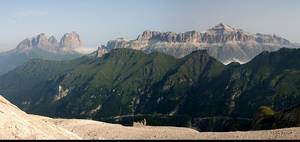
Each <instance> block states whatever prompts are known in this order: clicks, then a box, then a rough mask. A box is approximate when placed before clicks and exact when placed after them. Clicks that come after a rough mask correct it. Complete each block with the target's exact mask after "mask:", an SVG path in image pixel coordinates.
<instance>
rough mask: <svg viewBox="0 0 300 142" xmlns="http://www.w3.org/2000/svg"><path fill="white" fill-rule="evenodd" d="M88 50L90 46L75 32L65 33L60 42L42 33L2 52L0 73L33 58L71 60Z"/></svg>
mask: <svg viewBox="0 0 300 142" xmlns="http://www.w3.org/2000/svg"><path fill="white" fill-rule="evenodd" d="M86 52H89V51H88V48H84V47H82V44H81V40H80V37H79V35H78V34H77V33H75V32H71V33H66V34H64V36H63V37H62V39H61V40H60V42H58V41H57V39H56V38H55V37H54V36H51V37H49V38H48V37H47V36H46V35H45V34H44V33H41V34H39V35H37V36H35V37H32V38H26V39H24V40H23V41H21V42H20V43H19V44H18V46H17V47H16V48H15V49H12V50H9V51H7V52H3V53H0V75H1V74H4V73H6V72H8V71H10V70H12V69H14V68H16V67H17V66H19V65H22V64H24V63H25V62H27V61H29V60H30V59H33V58H39V59H47V60H69V59H75V58H77V57H80V56H82V55H83V53H86Z"/></svg>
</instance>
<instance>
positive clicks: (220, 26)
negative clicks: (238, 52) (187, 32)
mask: <svg viewBox="0 0 300 142" xmlns="http://www.w3.org/2000/svg"><path fill="white" fill-rule="evenodd" d="M210 30H213V31H216V32H234V31H236V29H235V28H233V27H231V26H229V25H227V24H224V23H219V24H218V25H216V26H214V27H213V28H211V29H210Z"/></svg>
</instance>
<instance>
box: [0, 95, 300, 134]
mask: <svg viewBox="0 0 300 142" xmlns="http://www.w3.org/2000/svg"><path fill="white" fill-rule="evenodd" d="M0 139H297V140H300V127H297V128H287V129H277V130H268V131H248V132H198V131H196V130H193V129H190V128H181V127H151V126H142V127H125V126H122V125H118V124H109V123H104V122H98V121H92V120H80V119H51V118H48V117H43V116H37V115H28V114H26V113H25V112H23V111H21V110H20V109H18V108H17V107H16V106H14V105H13V104H11V103H10V102H8V101H6V100H5V99H4V98H3V97H2V96H0Z"/></svg>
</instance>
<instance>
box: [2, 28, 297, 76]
mask: <svg viewBox="0 0 300 142" xmlns="http://www.w3.org/2000/svg"><path fill="white" fill-rule="evenodd" d="M282 47H286V48H298V47H300V46H299V44H297V43H292V42H290V41H288V40H287V39H284V38H282V37H279V36H276V35H267V34H261V33H257V34H251V33H248V32H245V31H244V30H242V29H236V28H233V27H231V26H229V25H227V24H224V23H220V24H218V25H216V26H214V27H212V28H210V29H208V30H207V31H206V32H197V31H188V32H185V33H175V32H158V31H149V30H147V31H144V32H143V33H142V34H140V35H139V36H138V37H137V39H135V40H126V39H125V38H118V39H116V40H111V41H108V42H107V44H106V45H102V46H100V47H99V49H98V51H101V53H100V54H99V56H101V55H103V54H105V53H107V52H110V51H111V50H112V49H115V48H130V49H136V50H141V51H144V52H145V53H151V52H153V51H158V52H162V53H166V54H168V55H171V56H173V57H175V58H182V57H184V56H186V55H188V54H190V53H192V52H193V51H196V50H207V51H208V54H209V55H210V56H212V57H214V58H216V59H217V60H219V61H221V62H222V63H223V64H229V63H231V62H239V63H241V64H243V63H246V62H249V61H250V60H251V59H253V58H254V57H255V56H256V55H258V54H259V53H261V52H263V51H276V50H278V49H280V48H282ZM92 50H94V49H92V48H84V47H82V43H81V40H80V36H79V35H78V34H77V33H76V32H71V33H67V34H65V35H64V36H63V37H62V38H61V40H60V41H59V42H58V41H57V39H56V38H55V37H54V36H50V37H49V38H48V37H47V36H46V35H45V34H44V33H41V34H39V35H37V36H35V37H32V38H26V39H25V40H23V41H21V42H20V43H19V44H18V46H17V47H16V48H15V49H13V50H10V51H7V52H4V53H0V75H1V74H4V73H6V72H8V71H10V70H12V69H14V68H15V67H17V66H19V65H22V64H24V63H25V62H26V61H28V60H30V59H32V58H40V59H47V60H69V59H74V58H77V57H80V56H81V55H84V54H88V53H91V52H92Z"/></svg>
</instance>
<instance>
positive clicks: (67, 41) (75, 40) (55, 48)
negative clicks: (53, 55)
mask: <svg viewBox="0 0 300 142" xmlns="http://www.w3.org/2000/svg"><path fill="white" fill-rule="evenodd" d="M80 47H81V41H80V37H79V35H78V34H77V33H76V32H71V33H66V34H65V35H64V36H63V37H62V38H61V40H60V42H59V43H58V41H57V39H56V38H55V37H54V36H51V37H49V38H48V37H47V36H46V35H45V34H44V33H41V34H39V35H37V36H35V37H32V38H26V39H24V40H23V41H21V42H20V43H19V44H18V46H17V47H16V50H17V51H18V52H24V51H29V50H30V49H35V48H38V49H42V50H46V51H49V52H59V51H60V50H61V49H65V48H67V49H74V51H75V49H77V48H80Z"/></svg>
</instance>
